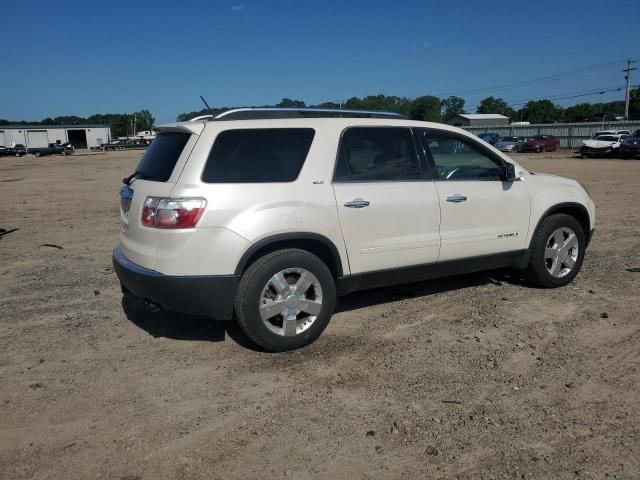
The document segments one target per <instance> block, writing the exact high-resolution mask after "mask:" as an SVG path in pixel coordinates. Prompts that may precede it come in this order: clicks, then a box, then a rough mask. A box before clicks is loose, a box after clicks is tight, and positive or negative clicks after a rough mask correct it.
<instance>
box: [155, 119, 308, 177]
mask: <svg viewBox="0 0 640 480" xmlns="http://www.w3.org/2000/svg"><path fill="white" fill-rule="evenodd" d="M314 134H315V131H314V130H313V129H311V128H253V129H238V130H226V131H224V132H220V133H219V134H218V136H217V137H216V141H215V142H214V143H213V147H212V148H211V153H210V154H209V158H208V159H207V163H206V165H205V167H204V171H203V172H202V181H203V182H206V183H265V182H293V181H294V180H295V179H296V178H298V174H299V173H300V170H301V169H302V165H303V164H304V161H305V159H306V157H307V153H308V152H309V148H311V142H312V141H313V137H314ZM152 145H153V144H152Z"/></svg>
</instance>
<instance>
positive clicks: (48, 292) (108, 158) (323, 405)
mask: <svg viewBox="0 0 640 480" xmlns="http://www.w3.org/2000/svg"><path fill="white" fill-rule="evenodd" d="M140 155H141V153H140V152H116V153H109V154H96V155H85V156H81V155H75V156H72V157H43V158H38V159H36V158H34V157H24V158H10V157H4V158H0V227H2V228H5V229H13V228H17V229H19V230H17V231H14V232H13V233H10V234H7V235H4V236H3V237H1V238H0V347H1V353H0V478H3V479H23V478H38V479H51V478H56V479H88V478H103V479H127V480H135V479H198V478H206V479H214V478H221V479H222V478H224V479H229V478H238V479H249V478H260V479H269V478H283V477H285V476H286V477H288V478H295V479H306V478H345V479H352V478H362V479H378V478H403V479H409V478H458V479H478V478H539V479H551V478H554V479H556V478H557V479H560V478H563V479H564V478H595V479H605V478H618V479H625V480H626V479H632V478H640V370H639V367H640V323H639V320H640V272H638V271H634V268H638V267H640V209H639V208H638V204H639V203H640V193H639V191H638V188H639V187H638V185H640V161H617V160H580V159H577V158H572V155H571V154H570V153H556V154H541V155H528V156H527V155H518V156H517V158H518V159H519V160H520V161H521V162H522V163H523V164H524V165H525V166H527V167H528V168H530V169H532V170H538V171H543V172H550V173H557V174H561V175H567V176H571V177H574V178H577V179H579V180H581V181H582V182H584V183H585V184H587V185H588V186H589V187H590V189H591V191H592V195H593V197H594V199H595V201H596V203H597V205H598V226H597V231H596V235H595V238H594V240H593V243H592V245H591V248H590V250H589V252H588V254H587V258H586V260H585V264H584V267H583V271H582V273H581V274H580V275H579V276H578V277H577V279H576V281H575V283H574V284H572V285H570V286H568V287H565V288H562V289H559V290H549V291H545V290H537V289H533V288H529V287H527V286H525V285H524V284H523V283H522V281H521V280H520V278H519V277H518V275H517V274H516V273H513V272H508V271H500V272H490V273H487V274H478V275H472V276H468V277H464V278H453V279H446V280H438V281H431V282H424V283H419V284H413V285H407V286H402V287H395V288H387V289H380V290H374V291H369V292H361V293H358V294H354V295H351V296H350V297H347V298H345V299H343V300H342V302H341V305H340V311H339V313H337V314H336V315H335V316H334V318H333V321H332V322H331V324H330V325H329V328H328V329H327V331H326V332H325V333H324V335H323V336H322V337H321V338H320V339H319V341H317V342H316V343H315V344H314V345H312V346H311V347H309V348H306V349H303V350H300V351H296V352H292V353H283V354H267V353H261V352H258V351H255V350H252V349H251V348H247V345H246V342H245V341H244V340H243V337H242V336H241V335H239V333H238V332H237V330H236V328H234V326H233V324H232V323H231V324H230V323H226V324H225V323H214V322H210V321H207V320H203V319H199V318H192V317H186V316H180V315H177V314H171V313H166V312H159V313H151V312H147V311H145V309H144V307H143V305H142V303H141V302H140V301H138V300H136V299H133V298H128V297H127V298H124V299H123V297H122V295H121V293H120V290H119V287H118V282H117V279H116V277H115V275H114V273H113V270H112V268H111V250H112V248H113V246H114V244H115V243H116V242H117V237H118V229H119V227H118V189H119V185H120V179H121V178H122V177H123V176H125V175H126V174H128V173H129V172H130V171H131V170H132V168H133V166H134V165H135V163H136V162H137V159H138V158H139V156H140ZM44 244H54V245H59V246H61V247H63V248H62V249H58V248H55V247H48V246H43V245H44ZM616 476H617V477H616Z"/></svg>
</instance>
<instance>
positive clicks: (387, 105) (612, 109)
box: [0, 88, 640, 138]
mask: <svg viewBox="0 0 640 480" xmlns="http://www.w3.org/2000/svg"><path fill="white" fill-rule="evenodd" d="M465 103H466V102H465V100H464V99H463V98H460V97H457V96H450V97H447V98H445V99H440V98H438V97H435V96H433V95H425V96H421V97H417V98H408V97H399V96H395V95H369V96H366V97H362V98H359V97H351V98H350V99H348V100H347V101H345V102H343V103H338V102H324V103H320V104H318V105H306V104H305V102H304V101H302V100H292V99H290V98H283V99H282V100H281V101H280V102H279V103H277V104H276V105H262V107H288V108H295V107H310V108H334V109H339V108H342V109H351V110H383V111H389V112H397V113H401V114H403V115H405V116H406V117H408V118H410V119H412V120H423V121H427V122H447V121H449V120H450V119H452V118H453V117H454V116H456V115H458V114H462V113H498V114H501V115H505V116H506V117H509V118H510V119H511V121H512V122H517V121H524V122H530V123H555V122H567V123H568V122H585V121H599V120H601V119H602V118H598V117H599V116H602V115H604V114H616V115H624V102H623V101H616V102H608V103H578V104H576V105H573V106H571V107H568V108H564V107H561V106H559V105H557V104H555V103H553V102H552V101H551V100H546V99H540V100H531V101H529V102H527V103H525V104H524V105H523V106H522V107H521V108H519V109H516V108H514V106H512V105H509V103H508V102H507V101H506V100H504V99H502V98H499V97H493V96H491V97H487V98H484V99H483V100H482V101H481V102H480V103H479V104H478V106H477V108H476V109H475V112H469V111H467V109H465ZM232 108H237V107H215V108H211V109H208V108H205V109H203V110H198V111H195V112H187V113H181V114H179V115H178V117H177V120H178V121H179V122H182V121H185V120H189V119H190V118H194V117H197V116H200V115H209V114H212V115H218V114H219V113H222V112H225V111H227V110H230V109H232ZM629 119H631V120H636V119H640V88H635V89H633V90H632V91H631V102H630V107H629ZM154 122H155V118H154V117H153V115H152V114H151V112H150V111H149V110H140V111H139V112H133V113H97V114H94V115H91V116H89V117H78V116H75V115H68V116H59V117H55V118H51V117H47V118H44V119H42V120H40V121H36V122H28V121H24V120H20V121H10V120H4V119H0V126H2V125H83V124H86V125H109V126H110V127H111V135H112V136H113V138H117V137H125V136H128V135H132V134H134V133H135V132H139V131H142V130H151V129H152V128H153V125H154Z"/></svg>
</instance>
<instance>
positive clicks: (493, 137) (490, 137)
mask: <svg viewBox="0 0 640 480" xmlns="http://www.w3.org/2000/svg"><path fill="white" fill-rule="evenodd" d="M478 137H480V138H481V139H482V140H484V141H485V142H487V143H488V144H490V145H495V144H496V142H497V141H498V139H499V138H500V135H498V134H497V133H481V134H479V135H478Z"/></svg>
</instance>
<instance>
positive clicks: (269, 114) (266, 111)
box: [194, 107, 407, 121]
mask: <svg viewBox="0 0 640 480" xmlns="http://www.w3.org/2000/svg"><path fill="white" fill-rule="evenodd" d="M325 117H329V118H391V119H400V120H402V119H405V120H406V118H407V117H405V116H404V115H401V114H399V113H395V112H383V111H378V110H342V109H332V108H275V107H274V108H268V107H259V108H234V109H233V110H227V111H226V112H223V113H221V114H219V115H216V116H215V117H213V118H209V120H211V121H221V120H262V119H273V118H325ZM200 118H203V117H198V119H200ZM194 120H195V119H194Z"/></svg>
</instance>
